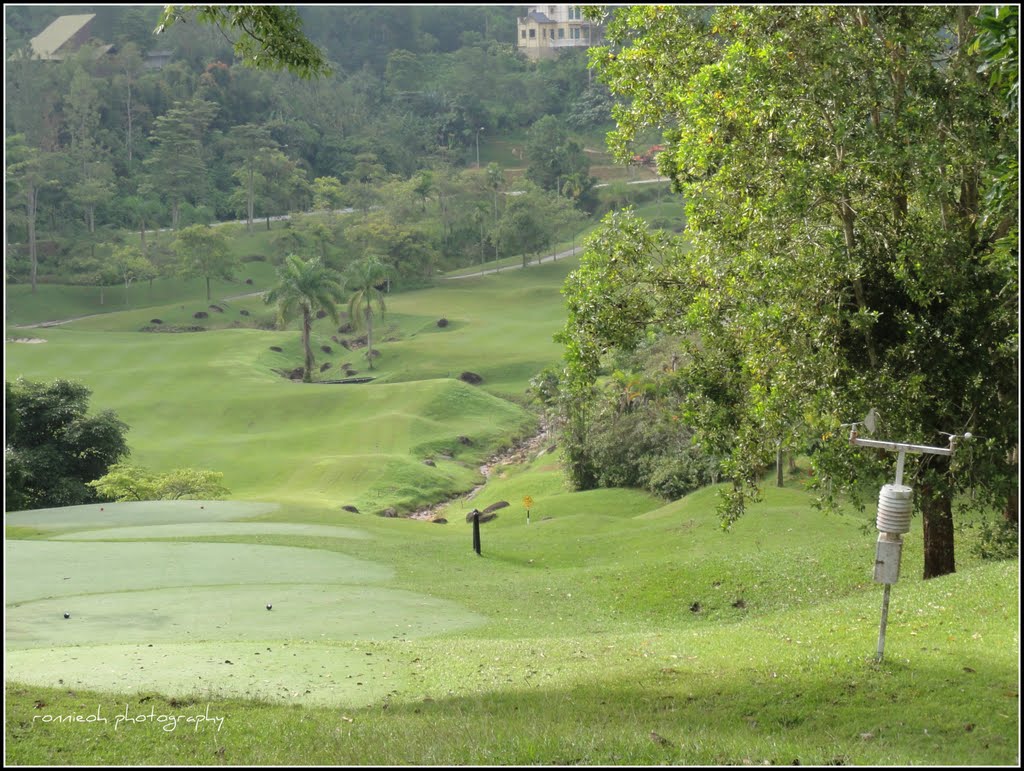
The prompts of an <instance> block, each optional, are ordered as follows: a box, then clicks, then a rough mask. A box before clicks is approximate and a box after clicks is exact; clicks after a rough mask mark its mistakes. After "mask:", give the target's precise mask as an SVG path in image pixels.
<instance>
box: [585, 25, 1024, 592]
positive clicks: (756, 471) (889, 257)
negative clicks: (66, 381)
mask: <svg viewBox="0 0 1024 771" xmlns="http://www.w3.org/2000/svg"><path fill="white" fill-rule="evenodd" d="M971 13H972V12H971V11H970V10H968V9H962V8H945V7H943V8H932V7H929V8H910V7H905V8H899V9H895V10H892V9H882V8H865V9H862V8H842V7H828V8H824V7H822V8H819V7H800V8H781V7H761V6H758V7H731V6H730V7H718V8H715V9H693V8H688V7H682V6H676V7H659V8H655V7H652V6H637V7H630V8H625V9H619V10H618V11H617V12H616V13H615V15H614V16H613V17H612V22H611V24H610V26H609V29H608V35H607V40H608V43H609V45H608V46H605V47H602V48H597V49H592V50H591V52H590V53H591V61H592V63H593V65H594V66H595V67H596V68H597V70H598V72H599V76H600V79H601V80H602V81H603V82H605V83H606V84H607V85H608V86H609V88H610V89H611V90H612V92H613V94H615V95H616V96H617V97H622V98H623V103H622V104H620V105H618V106H617V107H616V110H615V117H616V121H617V129H616V130H615V131H614V132H613V133H612V135H611V136H610V144H611V145H612V147H613V148H614V150H615V152H616V154H617V155H618V156H619V157H621V158H622V159H623V160H625V159H626V158H628V156H629V151H630V142H631V140H632V139H633V138H635V137H637V136H639V135H641V134H642V133H643V132H644V131H646V130H648V129H649V128H654V127H658V128H661V129H663V130H664V132H665V141H666V143H667V150H666V151H665V152H664V153H662V154H661V155H660V156H659V170H660V171H661V172H662V173H663V174H666V175H668V176H670V177H671V178H672V180H673V183H674V186H675V188H676V189H677V190H678V191H679V192H681V193H682V194H683V195H684V196H685V198H686V200H687V202H688V208H687V221H688V231H687V234H688V237H689V240H690V241H691V242H692V249H691V250H689V251H684V250H682V249H680V248H678V247H670V248H668V249H666V250H657V249H654V248H652V246H651V245H649V244H646V243H644V242H643V241H642V240H640V239H639V238H638V235H637V229H636V227H635V226H634V225H633V224H632V223H631V222H629V221H628V220H623V221H621V222H618V223H615V224H614V225H613V226H612V227H611V228H610V232H608V234H607V235H606V237H605V239H604V241H603V242H599V243H597V244H595V245H594V246H593V247H592V250H591V251H593V252H596V253H597V254H596V255H595V256H594V257H592V258H591V261H589V262H588V261H586V260H585V263H584V267H583V268H581V271H587V272H584V273H582V275H581V276H579V277H576V278H575V279H574V281H571V282H570V285H569V287H568V291H567V296H568V299H569V303H570V324H569V327H568V332H567V336H566V342H567V345H568V350H567V356H568V359H569V362H570V365H571V367H572V368H573V369H574V370H576V371H577V373H578V375H577V379H580V380H582V381H583V383H586V382H588V380H589V381H592V379H593V376H594V374H595V373H596V367H597V364H598V360H599V356H600V354H601V352H602V351H604V350H605V349H607V348H616V347H618V348H625V349H629V348H630V347H632V346H635V345H636V342H637V339H638V334H637V333H638V330H639V329H642V328H643V327H644V326H645V325H651V324H653V325H654V326H655V328H656V330H657V329H659V328H663V329H664V330H667V331H671V332H674V333H676V334H678V335H680V337H682V338H683V339H686V340H689V341H691V342H690V343H689V350H688V355H689V357H690V360H692V362H693V365H690V364H689V363H688V364H687V366H698V367H703V368H704V370H705V372H706V373H707V374H706V376H702V377H701V378H698V379H696V380H695V381H694V391H693V393H692V394H691V396H690V398H689V400H688V401H689V402H690V403H691V404H692V405H693V406H692V409H691V412H692V424H693V426H694V428H695V429H696V431H697V439H698V441H699V442H700V443H701V444H702V445H706V446H710V447H719V446H727V447H728V451H729V456H730V457H729V458H728V460H727V461H726V462H725V464H724V466H723V470H724V471H725V473H726V474H727V475H728V476H729V477H731V478H732V479H733V486H732V489H731V490H730V492H729V494H728V495H727V496H726V497H725V499H724V500H723V502H722V513H723V517H724V521H725V522H726V523H729V522H732V521H734V520H735V518H736V517H737V516H739V515H740V513H741V512H742V511H743V509H744V505H745V503H746V502H747V501H748V500H751V499H756V496H757V488H758V484H759V479H760V469H762V468H763V467H764V466H765V465H766V464H768V463H770V462H771V461H772V460H773V458H774V454H775V451H776V449H777V447H778V446H779V444H780V443H781V444H782V446H783V447H787V446H790V447H792V446H798V445H801V444H803V443H807V442H809V441H811V440H812V438H813V437H816V436H821V435H823V434H826V433H828V432H830V431H832V430H834V429H835V427H836V426H838V425H839V424H840V423H842V422H849V421H850V420H852V419H855V418H856V417H858V416H860V415H863V414H865V413H866V412H867V410H868V408H869V407H876V408H878V409H879V410H880V412H881V413H882V414H883V415H885V416H886V425H885V431H886V434H887V435H888V436H891V437H900V438H901V439H902V440H904V441H915V442H919V443H922V444H935V443H938V442H939V441H940V432H943V431H946V432H957V433H960V432H963V431H965V430H970V431H971V432H973V433H975V434H976V435H982V436H985V437H988V441H987V443H986V444H985V445H984V446H982V445H979V446H978V447H976V449H975V451H974V452H973V453H972V454H971V455H970V460H971V464H972V465H971V468H970V469H965V468H963V467H962V466H957V464H959V463H960V462H959V461H954V468H953V469H952V470H951V469H950V468H949V467H948V466H946V465H944V464H943V463H941V462H936V461H933V462H930V463H920V464H917V463H916V462H915V463H913V464H912V465H911V466H908V475H909V479H911V480H913V482H912V483H913V484H916V485H919V486H920V487H921V488H922V489H923V490H925V491H926V493H927V494H924V495H922V496H920V499H921V501H922V503H921V505H922V514H923V519H924V520H926V521H927V522H928V526H927V527H925V534H926V537H927V538H928V540H929V542H928V544H927V545H926V555H927V561H926V575H936V574H939V573H942V572H949V571H950V570H952V569H953V559H952V557H953V547H952V533H953V531H952V526H951V515H950V514H949V503H950V501H951V500H952V497H953V495H954V494H955V493H956V492H957V491H959V490H963V489H966V487H967V486H975V487H978V488H979V489H981V488H984V489H986V490H987V491H989V492H990V493H991V494H993V495H1003V496H1005V495H1007V494H1008V493H1009V491H1010V490H1011V488H1012V485H1013V482H1012V477H1013V476H1014V472H1013V469H1012V468H1011V467H1010V466H1009V465H1008V463H1007V462H1006V455H1007V451H1008V450H1009V449H1010V448H1011V447H1012V446H1013V444H1014V443H1015V442H1016V440H1017V438H1016V433H1017V423H1016V415H1017V404H1018V402H1017V396H1016V394H1017V386H1016V375H1015V373H1016V366H1015V358H1016V355H1017V354H1016V352H1017V342H1016V340H1017V336H1016V322H1015V319H1016V315H1017V314H1016V308H1017V297H1018V279H1017V276H1016V271H1015V268H1014V269H1011V266H1012V264H1013V263H1012V261H1010V260H1002V259H998V260H990V259H989V258H988V256H989V254H990V253H991V250H992V249H991V244H992V239H993V238H994V237H995V236H997V235H998V228H997V227H996V225H995V223H988V224H983V223H982V218H981V215H982V214H983V210H982V201H983V199H984V193H985V191H984V187H983V186H984V184H985V183H984V175H983V174H979V170H986V169H992V168H996V167H997V166H998V164H999V158H1000V154H1001V153H1006V152H1007V151H1010V150H1011V149H1012V148H1013V147H1014V144H1013V134H1014V126H1013V122H1012V121H1010V120H1008V119H1007V116H1006V115H1005V114H1004V110H1003V107H1002V104H1001V102H1000V101H999V100H997V99H996V98H995V97H994V95H993V94H991V93H987V92H986V91H985V89H984V88H982V87H981V84H980V83H979V80H978V78H977V75H976V69H977V66H978V61H977V59H976V58H975V57H974V56H972V55H971V53H970V52H969V50H968V47H969V44H970V43H971V39H970V34H969V33H970V32H971V27H970V25H969V24H968V20H969V16H970V14H971ZM951 30H955V33H951ZM940 59H941V60H943V61H945V62H946V64H945V65H944V66H943V67H941V68H939V67H936V66H935V62H936V61H939V60H940ZM952 134H955V135H956V136H957V138H958V139H957V142H956V143H953V142H951V141H947V140H948V139H949V138H950V137H951V136H952ZM954 144H955V146H954ZM616 230H617V231H618V233H619V235H617V236H616V235H613V234H614V232H615V231H616ZM625 245H635V246H634V248H633V249H632V250H631V251H630V252H627V254H628V255H629V256H630V257H631V259H629V260H625V259H623V256H621V255H622V252H623V250H624V247H625ZM591 266H592V267H591ZM716 373H717V376H716ZM722 384H727V386H728V387H725V388H722V387H721V386H722ZM723 418H724V419H723ZM834 441H840V440H839V438H838V437H836V439H834ZM845 453H846V455H850V456H853V461H854V462H853V463H852V464H851V463H840V464H838V465H835V466H832V467H831V468H828V467H826V465H825V464H824V463H823V461H824V460H826V459H827V458H829V457H831V456H830V455H829V454H828V453H825V454H822V455H821V456H820V457H819V459H818V461H817V465H818V470H819V472H822V473H820V474H819V476H818V479H819V480H824V481H823V484H826V485H827V483H828V482H829V481H831V483H832V484H834V485H835V486H836V487H837V488H841V489H844V490H845V489H847V488H848V487H849V486H851V485H853V484H858V483H862V482H863V481H864V480H865V478H866V477H867V476H868V475H870V474H871V473H872V472H875V471H878V470H879V468H880V467H879V466H878V465H875V464H872V463H870V462H868V459H867V458H866V457H865V455H866V454H864V453H855V452H853V451H852V450H849V449H846V450H845ZM840 454H842V452H840ZM965 459H966V456H965ZM851 472H852V473H853V476H851ZM876 481H880V480H877V479H876Z"/></svg>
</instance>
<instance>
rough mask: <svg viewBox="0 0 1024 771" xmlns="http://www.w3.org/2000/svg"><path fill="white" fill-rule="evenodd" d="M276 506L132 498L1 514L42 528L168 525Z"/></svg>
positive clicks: (253, 513)
mask: <svg viewBox="0 0 1024 771" xmlns="http://www.w3.org/2000/svg"><path fill="white" fill-rule="evenodd" d="M278 508H279V506H278V504H276V503H248V502H240V501H132V502H130V503H104V504H88V505H85V506H65V507H62V508H57V509H34V510H32V511H11V512H7V513H5V514H4V523H5V524H7V525H23V526H26V527H37V528H42V529H45V530H65V529H76V530H80V529H83V528H95V527H117V526H119V525H138V524H140V523H144V524H146V525H170V524H178V523H184V522H222V521H225V520H233V519H251V518H253V517H258V516H260V515H261V514H268V513H270V512H271V511H276V510H277V509H278Z"/></svg>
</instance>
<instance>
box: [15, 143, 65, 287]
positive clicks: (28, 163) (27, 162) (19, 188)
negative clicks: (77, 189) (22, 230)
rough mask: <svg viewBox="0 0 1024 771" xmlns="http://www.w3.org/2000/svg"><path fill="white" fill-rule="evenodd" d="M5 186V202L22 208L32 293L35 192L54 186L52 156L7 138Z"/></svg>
mask: <svg viewBox="0 0 1024 771" xmlns="http://www.w3.org/2000/svg"><path fill="white" fill-rule="evenodd" d="M6 146H7V169H6V171H7V174H6V182H7V185H8V189H9V190H10V193H9V195H8V199H7V200H8V201H9V202H13V201H16V200H19V199H20V201H21V202H22V204H23V205H24V207H25V225H26V229H27V232H28V256H29V265H30V275H31V282H32V292H33V293H34V292H35V291H36V276H37V273H38V271H39V256H38V254H37V249H36V218H37V217H38V214H39V191H40V190H41V189H42V188H44V187H47V186H51V187H52V186H55V185H57V184H58V183H57V180H56V179H54V178H53V177H52V172H51V170H50V168H49V167H50V165H51V164H50V160H51V158H52V156H50V155H49V154H45V153H43V152H42V151H40V150H38V149H36V148H35V147H32V146H30V145H28V144H26V142H25V137H24V135H22V134H14V135H13V136H9V137H7V142H6Z"/></svg>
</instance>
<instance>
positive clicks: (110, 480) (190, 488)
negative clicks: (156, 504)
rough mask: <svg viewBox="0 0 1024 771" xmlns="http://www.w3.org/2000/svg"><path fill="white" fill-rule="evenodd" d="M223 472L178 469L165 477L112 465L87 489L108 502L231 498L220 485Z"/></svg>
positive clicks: (136, 467)
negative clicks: (90, 489)
mask: <svg viewBox="0 0 1024 771" xmlns="http://www.w3.org/2000/svg"><path fill="white" fill-rule="evenodd" d="M223 478H224V474H223V472H220V471H209V470H206V469H194V468H180V469H175V470H173V471H170V472H168V473H166V474H157V473H155V472H153V471H150V470H148V469H144V468H141V467H140V466H134V465H131V464H128V463H115V464H114V465H112V466H111V467H110V468H109V469H108V471H107V473H106V474H104V475H103V476H101V477H100V478H99V479H95V480H93V481H91V482H89V483H88V484H89V487H92V488H93V489H94V490H96V493H97V494H98V495H99V496H101V497H102V498H103V499H105V500H111V501H177V500H181V499H183V498H191V499H194V500H219V499H221V498H225V497H227V496H228V494H230V492H231V491H230V490H228V489H227V488H226V487H224V485H223V484H222V483H221V480H222V479H223Z"/></svg>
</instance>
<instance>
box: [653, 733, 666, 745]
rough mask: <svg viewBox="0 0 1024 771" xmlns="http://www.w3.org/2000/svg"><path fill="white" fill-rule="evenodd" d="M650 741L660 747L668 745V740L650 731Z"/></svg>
mask: <svg viewBox="0 0 1024 771" xmlns="http://www.w3.org/2000/svg"><path fill="white" fill-rule="evenodd" d="M651 741H652V742H654V743H655V744H661V745H665V744H670V742H669V740H668V739H666V738H665V737H664V736H659V735H658V734H656V733H655V732H654V731H651Z"/></svg>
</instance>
